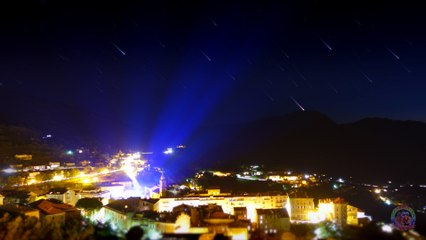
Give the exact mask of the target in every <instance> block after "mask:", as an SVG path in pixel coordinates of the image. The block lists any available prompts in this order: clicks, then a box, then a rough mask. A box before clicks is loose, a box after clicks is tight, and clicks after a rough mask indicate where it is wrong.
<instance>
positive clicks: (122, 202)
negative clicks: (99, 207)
mask: <svg viewBox="0 0 426 240" xmlns="http://www.w3.org/2000/svg"><path fill="white" fill-rule="evenodd" d="M155 201H156V200H151V199H142V198H137V197H132V198H127V199H119V200H115V201H112V202H110V203H109V204H107V205H105V206H104V216H105V220H107V221H110V222H111V223H112V224H113V225H114V226H115V227H117V228H118V229H122V230H128V229H129V228H130V227H132V218H133V217H134V215H135V214H136V213H139V212H142V211H147V210H153V208H154V203H155Z"/></svg>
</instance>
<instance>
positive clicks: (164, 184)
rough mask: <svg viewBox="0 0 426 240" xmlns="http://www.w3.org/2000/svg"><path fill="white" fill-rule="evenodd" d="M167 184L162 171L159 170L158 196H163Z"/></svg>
mask: <svg viewBox="0 0 426 240" xmlns="http://www.w3.org/2000/svg"><path fill="white" fill-rule="evenodd" d="M166 190H167V185H166V178H165V177H164V172H161V177H160V197H164V196H165V194H166Z"/></svg>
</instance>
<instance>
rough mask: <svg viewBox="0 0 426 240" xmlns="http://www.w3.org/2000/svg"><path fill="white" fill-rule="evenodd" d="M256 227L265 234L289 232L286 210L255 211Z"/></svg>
mask: <svg viewBox="0 0 426 240" xmlns="http://www.w3.org/2000/svg"><path fill="white" fill-rule="evenodd" d="M256 213H257V220H256V223H257V227H258V229H259V230H260V231H261V232H264V233H265V234H281V233H283V232H286V231H289V230H290V216H289V215H288V212H287V209H285V208H281V209H256Z"/></svg>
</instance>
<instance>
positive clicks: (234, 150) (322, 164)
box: [194, 112, 426, 182]
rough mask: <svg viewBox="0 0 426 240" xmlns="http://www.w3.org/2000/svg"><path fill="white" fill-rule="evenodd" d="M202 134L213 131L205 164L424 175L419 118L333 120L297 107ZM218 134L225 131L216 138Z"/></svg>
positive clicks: (397, 177) (424, 126) (423, 128)
mask: <svg viewBox="0 0 426 240" xmlns="http://www.w3.org/2000/svg"><path fill="white" fill-rule="evenodd" d="M203 134H204V136H203V138H204V139H205V138H209V137H208V136H213V137H211V138H210V139H211V140H212V142H210V146H213V147H211V148H210V147H209V146H205V148H206V149H210V150H209V151H207V152H204V153H203V154H202V155H201V157H200V158H201V159H203V161H202V163H203V164H201V165H204V166H209V167H224V166H226V167H227V168H229V169H235V168H238V167H239V166H240V165H241V164H249V163H253V164H262V165H264V166H265V167H266V168H268V169H271V170H278V169H282V170H285V169H293V170H299V171H310V172H322V173H328V174H332V175H335V176H342V177H349V176H351V177H353V178H354V179H358V180H361V181H381V182H385V181H388V180H394V181H403V182H410V181H411V182H412V181H421V182H424V181H426V177H424V175H423V170H422V167H421V166H422V165H423V164H422V163H423V160H424V159H425V157H426V148H424V146H426V138H425V136H426V123H423V122H416V121H397V120H390V119H379V118H368V119H363V120H360V121H357V122H354V123H347V124H337V123H335V122H333V121H332V120H331V119H329V118H328V117H327V116H324V115H323V114H320V113H317V112H296V113H291V114H288V115H285V116H282V117H275V118H270V119H262V120H259V121H256V122H252V123H249V124H246V125H244V126H233V127H232V128H229V127H224V128H223V130H222V131H220V130H219V128H215V129H213V130H206V131H205V132H204V133H203ZM218 136H222V137H223V136H228V137H227V138H222V140H220V141H218ZM194 141H196V140H194ZM213 141H216V142H213ZM205 145H208V143H205Z"/></svg>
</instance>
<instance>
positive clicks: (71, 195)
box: [46, 188, 77, 206]
mask: <svg viewBox="0 0 426 240" xmlns="http://www.w3.org/2000/svg"><path fill="white" fill-rule="evenodd" d="M46 199H56V200H59V201H61V202H63V203H65V204H70V205H73V206H74V205H75V204H76V202H77V197H76V195H75V191H74V190H69V189H67V188H52V189H50V190H49V191H48V192H47V193H46Z"/></svg>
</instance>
